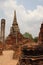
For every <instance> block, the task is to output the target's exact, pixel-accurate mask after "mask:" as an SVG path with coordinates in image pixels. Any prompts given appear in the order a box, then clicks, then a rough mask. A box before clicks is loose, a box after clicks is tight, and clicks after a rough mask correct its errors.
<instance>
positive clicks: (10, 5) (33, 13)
mask: <svg viewBox="0 0 43 65" xmlns="http://www.w3.org/2000/svg"><path fill="white" fill-rule="evenodd" d="M0 4H3V6H0V9H2V10H3V13H4V14H5V17H6V20H7V21H6V35H8V34H9V32H10V31H9V30H10V27H11V24H12V22H13V15H14V10H15V9H16V11H17V20H18V24H19V27H20V30H21V32H22V33H24V32H26V31H27V32H30V33H31V34H32V35H33V36H36V35H37V34H38V32H39V27H40V23H41V22H42V20H43V6H39V5H38V6H37V7H36V9H34V10H26V9H25V7H24V6H23V5H18V4H17V1H16V0H5V2H3V3H2V2H0ZM8 31H9V32H8Z"/></svg>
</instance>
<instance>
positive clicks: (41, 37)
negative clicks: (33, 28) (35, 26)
mask: <svg viewBox="0 0 43 65" xmlns="http://www.w3.org/2000/svg"><path fill="white" fill-rule="evenodd" d="M38 42H39V44H43V23H42V24H41V28H40V32H39V40H38Z"/></svg>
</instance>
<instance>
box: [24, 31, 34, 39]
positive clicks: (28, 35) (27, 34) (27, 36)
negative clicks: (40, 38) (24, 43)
mask: <svg viewBox="0 0 43 65" xmlns="http://www.w3.org/2000/svg"><path fill="white" fill-rule="evenodd" d="M23 36H24V37H26V38H29V39H33V37H32V35H31V34H30V33H27V32H25V33H24V34H23Z"/></svg>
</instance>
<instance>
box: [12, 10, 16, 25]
mask: <svg viewBox="0 0 43 65" xmlns="http://www.w3.org/2000/svg"><path fill="white" fill-rule="evenodd" d="M13 24H14V25H15V24H17V19H16V10H15V11H14V19H13Z"/></svg>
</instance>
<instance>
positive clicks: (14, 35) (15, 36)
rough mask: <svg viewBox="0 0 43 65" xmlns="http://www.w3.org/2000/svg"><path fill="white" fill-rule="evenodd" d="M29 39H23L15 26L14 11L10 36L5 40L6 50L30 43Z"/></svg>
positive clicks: (16, 25)
mask: <svg viewBox="0 0 43 65" xmlns="http://www.w3.org/2000/svg"><path fill="white" fill-rule="evenodd" d="M30 41H31V40H30V39H27V38H24V37H23V35H22V34H21V33H20V29H19V27H18V24H17V19H16V11H14V20H13V24H12V27H11V28H10V34H9V35H8V37H7V38H6V40H5V43H6V48H13V47H14V48H15V47H16V46H19V45H22V44H25V43H27V42H30Z"/></svg>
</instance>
